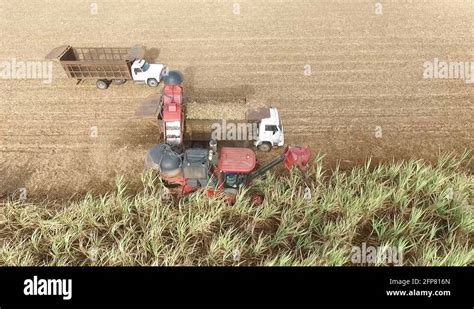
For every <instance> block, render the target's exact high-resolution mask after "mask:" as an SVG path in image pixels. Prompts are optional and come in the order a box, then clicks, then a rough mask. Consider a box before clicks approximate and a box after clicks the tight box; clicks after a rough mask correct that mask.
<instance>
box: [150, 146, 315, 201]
mask: <svg viewBox="0 0 474 309" xmlns="http://www.w3.org/2000/svg"><path fill="white" fill-rule="evenodd" d="M310 157H311V152H310V150H309V149H308V148H307V147H300V146H287V147H286V148H285V150H284V152H283V154H281V155H280V156H278V157H277V158H276V159H274V160H273V161H271V162H270V163H268V164H266V165H264V166H262V167H260V168H257V159H256V155H255V152H254V151H253V150H251V149H248V148H238V147H222V148H221V149H220V152H219V151H218V149H217V142H216V141H214V140H212V141H210V142H209V149H206V148H188V149H186V150H185V151H184V152H178V151H176V150H173V149H172V147H171V146H170V145H168V144H159V145H155V146H154V147H153V148H152V149H150V151H149V152H148V154H147V156H146V159H145V162H146V166H147V167H148V168H150V169H153V170H156V171H158V173H159V176H160V177H161V179H162V180H163V182H164V183H165V186H166V187H167V188H168V189H169V190H170V193H172V194H175V195H177V196H183V195H186V194H188V193H191V192H194V191H198V190H205V191H206V192H207V194H208V195H209V196H215V195H218V194H223V196H224V197H225V199H226V201H228V202H229V203H233V202H234V201H235V199H236V196H237V194H238V192H239V189H240V188H241V187H243V186H247V185H249V184H250V183H251V182H252V180H254V179H255V178H257V177H259V176H262V175H264V174H265V173H266V172H267V171H269V170H271V169H272V168H274V167H276V166H277V165H279V164H280V163H284V165H285V167H286V168H287V169H288V170H291V169H292V168H294V167H296V168H298V169H300V170H301V171H303V172H304V171H306V169H307V167H308V163H309V160H310ZM252 200H253V202H254V203H256V204H259V203H261V202H262V200H263V196H262V195H261V194H260V193H255V194H254V195H253V196H252Z"/></svg>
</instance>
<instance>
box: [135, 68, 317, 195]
mask: <svg viewBox="0 0 474 309" xmlns="http://www.w3.org/2000/svg"><path fill="white" fill-rule="evenodd" d="M182 81H183V77H182V75H181V74H180V73H179V72H175V71H173V72H169V73H168V74H167V75H166V76H165V77H164V82H165V87H164V89H163V92H162V94H161V96H154V97H152V98H151V99H148V100H147V101H145V103H144V104H142V106H141V108H140V110H139V111H138V112H137V114H138V115H140V116H145V117H146V116H150V115H151V116H152V117H154V118H156V119H157V120H158V124H159V127H160V129H161V131H162V133H163V141H164V143H162V144H158V145H155V146H154V147H153V148H152V149H150V150H149V152H148V154H147V156H146V160H145V161H146V166H147V168H149V169H153V170H156V171H158V173H159V176H160V177H161V179H162V180H163V181H164V183H165V185H166V187H167V188H168V189H169V190H170V192H171V193H172V194H175V195H178V196H182V195H185V194H188V193H191V192H194V191H198V190H205V191H206V192H207V194H208V195H209V196H215V195H218V194H223V195H224V197H225V199H226V200H227V201H228V202H230V203H233V202H234V201H235V199H236V196H237V194H238V192H239V189H240V188H241V187H242V186H247V185H248V184H250V183H251V182H252V180H254V179H255V178H257V177H259V176H262V175H264V174H265V173H266V172H267V171H269V170H271V169H272V168H274V167H276V166H277V165H279V164H280V163H284V165H285V167H286V168H287V169H288V170H291V169H292V168H294V167H296V168H299V169H300V170H301V171H306V169H307V165H308V162H309V160H310V157H311V153H310V150H309V149H308V148H306V147H300V146H287V147H286V148H285V150H284V152H283V154H281V155H280V156H278V157H277V158H276V159H274V160H273V161H271V162H270V163H268V164H266V165H264V166H262V167H260V168H257V158H256V154H255V152H254V151H253V150H251V149H248V148H239V147H221V148H220V151H219V150H218V145H217V141H216V140H214V139H209V131H210V129H211V128H210V127H208V126H206V125H204V126H200V127H201V128H204V129H203V131H204V132H203V133H204V137H205V138H207V139H206V140H207V141H209V140H211V141H210V142H209V145H208V147H202V146H198V147H195V146H191V147H185V144H184V139H185V132H186V131H188V130H189V126H190V124H189V123H191V124H192V123H193V122H194V124H195V123H196V122H200V121H201V122H202V121H204V122H205V123H206V121H207V122H212V121H214V122H215V121H218V120H217V119H214V120H209V119H199V120H198V119H195V120H190V119H186V121H184V120H185V117H184V115H185V112H184V107H185V106H184V104H183V87H182V86H181V84H182ZM219 120H220V119H219ZM246 120H247V121H254V122H255V123H256V124H257V127H258V138H257V140H256V141H255V142H254V144H255V146H257V147H258V148H259V149H260V150H265V151H269V150H270V149H271V148H272V147H273V146H283V143H284V139H283V129H282V127H281V121H280V118H279V115H278V111H277V109H276V108H263V109H258V110H255V111H251V112H249V113H247V117H246ZM206 129H207V130H206ZM206 131H207V132H206ZM206 133H207V134H206ZM262 199H263V196H262V195H261V194H259V193H256V194H254V196H252V200H253V201H254V202H255V203H261V202H262Z"/></svg>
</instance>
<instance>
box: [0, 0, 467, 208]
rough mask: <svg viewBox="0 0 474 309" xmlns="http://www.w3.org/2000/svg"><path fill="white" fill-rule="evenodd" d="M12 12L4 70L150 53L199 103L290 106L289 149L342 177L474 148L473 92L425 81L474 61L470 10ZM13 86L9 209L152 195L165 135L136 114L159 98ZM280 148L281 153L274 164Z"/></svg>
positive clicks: (23, 7)
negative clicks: (132, 50)
mask: <svg viewBox="0 0 474 309" xmlns="http://www.w3.org/2000/svg"><path fill="white" fill-rule="evenodd" d="M381 3H382V14H376V7H375V1H363V0H361V1H355V0H354V1H350V0H347V1H336V0H320V1H313V0H291V1H285V0H281V1H273V0H272V1H270V0H267V1H263V0H241V1H217V0H209V1H207V0H189V1H161V0H160V1H158V0H140V1H136V0H134V1H131V0H130V1H117V0H108V1H105V0H98V1H95V2H94V3H91V1H81V0H77V1H60V0H49V1H43V0H29V1H6V0H2V1H1V8H0V41H1V46H2V48H1V49H0V60H1V61H12V59H16V61H39V60H43V59H44V56H45V55H46V54H47V53H48V52H49V51H50V50H51V49H53V48H54V47H57V46H60V45H64V44H70V45H72V46H78V47H81V46H90V47H101V46H104V47H128V46H133V45H135V44H143V45H145V46H146V47H147V50H148V51H147V58H148V59H149V60H151V61H156V62H160V63H165V64H167V65H168V66H169V67H170V68H171V69H178V70H180V71H182V72H183V73H184V76H185V93H186V96H187V97H189V98H191V99H193V100H199V99H204V98H211V99H212V98H216V97H217V98H222V97H229V100H230V101H232V100H231V99H232V98H242V97H245V98H247V104H249V105H267V106H276V107H278V109H279V111H280V115H281V118H282V122H283V125H284V129H285V134H286V142H287V143H294V144H296V143H302V144H308V145H310V146H311V148H312V149H313V151H314V152H321V153H324V154H326V162H327V164H328V166H335V165H336V164H337V163H338V162H340V163H341V164H342V166H343V167H350V166H353V165H356V164H360V163H362V162H364V161H365V160H366V159H367V158H369V157H372V158H373V159H374V160H375V161H391V160H393V159H395V160H406V159H408V158H423V159H427V160H433V159H434V157H436V156H437V155H438V153H440V152H451V151H454V152H456V153H460V152H462V151H463V150H465V149H472V146H473V137H474V136H473V129H474V117H473V116H474V105H473V84H468V83H466V82H465V81H463V80H461V79H433V80H427V79H424V78H423V71H424V67H423V64H424V62H425V61H433V59H434V58H439V59H440V60H445V61H472V60H474V59H473V56H474V55H473V47H474V41H473V31H474V28H473V16H474V5H473V3H474V2H473V1H471V0H458V1H456V0H430V1H422V0H420V1H403V0H399V1H396V0H391V1H389V0H385V1H384V0H382V1H381ZM75 84H76V81H75V80H71V79H68V78H67V77H66V74H65V73H64V71H63V70H62V68H61V67H60V65H59V64H57V63H55V64H54V66H53V80H52V82H51V83H50V84H47V83H43V82H42V81H40V80H33V79H28V80H24V79H0V92H1V97H0V198H6V197H9V196H13V195H15V194H18V193H19V192H22V190H24V189H22V188H25V189H26V192H27V194H28V197H30V198H33V199H37V200H38V199H39V200H41V199H46V198H48V199H56V198H57V199H62V198H70V197H74V196H76V195H80V194H83V193H85V192H94V193H103V192H106V191H108V190H109V189H111V188H113V186H114V181H115V177H116V176H117V175H124V176H125V177H126V178H127V179H128V180H129V181H130V183H131V186H132V187H133V186H134V184H138V183H139V179H140V175H141V172H142V170H143V167H144V163H143V158H144V155H145V153H146V151H147V149H149V148H150V147H151V146H152V145H153V144H154V143H157V142H158V141H159V136H158V131H157V128H156V127H155V126H153V125H152V124H150V123H149V122H148V121H144V120H143V119H140V118H137V117H136V116H135V115H134V114H135V111H136V109H137V108H138V107H139V105H140V103H141V102H142V101H143V100H144V99H145V98H146V97H147V96H149V95H151V94H153V93H156V92H157V91H159V89H156V88H149V87H147V86H143V85H134V84H132V83H130V82H127V83H126V84H125V85H121V86H116V85H111V87H110V88H109V89H108V90H106V91H100V90H98V89H96V87H95V84H94V83H93V82H86V83H84V84H81V85H75ZM277 154H278V151H276V150H275V151H274V152H273V153H272V155H273V156H276V155H277Z"/></svg>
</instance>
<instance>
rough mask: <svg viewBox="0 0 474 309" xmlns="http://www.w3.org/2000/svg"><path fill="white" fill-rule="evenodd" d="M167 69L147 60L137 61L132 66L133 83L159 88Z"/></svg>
mask: <svg viewBox="0 0 474 309" xmlns="http://www.w3.org/2000/svg"><path fill="white" fill-rule="evenodd" d="M166 71H167V68H166V66H165V65H163V64H158V63H152V64H150V63H148V62H147V61H146V60H145V59H139V60H135V61H134V62H133V63H132V66H131V73H132V78H133V81H135V82H138V83H145V84H147V85H148V86H150V87H157V86H158V84H159V83H160V81H161V78H162V77H163V75H165V74H166Z"/></svg>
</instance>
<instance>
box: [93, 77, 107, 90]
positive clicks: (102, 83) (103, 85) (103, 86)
mask: <svg viewBox="0 0 474 309" xmlns="http://www.w3.org/2000/svg"><path fill="white" fill-rule="evenodd" d="M95 85H96V86H97V88H99V89H100V90H105V89H107V88H109V81H108V80H106V79H99V80H98V81H97V82H96V83H95Z"/></svg>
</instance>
